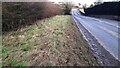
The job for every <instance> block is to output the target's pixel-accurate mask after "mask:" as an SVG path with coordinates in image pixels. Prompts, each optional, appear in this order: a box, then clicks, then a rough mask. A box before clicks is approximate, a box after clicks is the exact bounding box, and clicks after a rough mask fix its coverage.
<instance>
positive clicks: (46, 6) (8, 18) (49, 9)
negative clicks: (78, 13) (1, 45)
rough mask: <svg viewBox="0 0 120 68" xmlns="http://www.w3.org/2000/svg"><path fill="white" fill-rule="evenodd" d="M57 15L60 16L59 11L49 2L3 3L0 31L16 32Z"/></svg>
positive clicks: (57, 7)
mask: <svg viewBox="0 0 120 68" xmlns="http://www.w3.org/2000/svg"><path fill="white" fill-rule="evenodd" d="M58 14H61V9H60V8H59V6H57V5H55V4H53V3H51V2H3V3H2V28H3V29H2V31H3V32H5V31H11V30H18V29H20V28H22V27H24V26H27V25H31V24H34V22H35V21H37V20H40V19H43V18H47V17H51V16H54V15H58Z"/></svg>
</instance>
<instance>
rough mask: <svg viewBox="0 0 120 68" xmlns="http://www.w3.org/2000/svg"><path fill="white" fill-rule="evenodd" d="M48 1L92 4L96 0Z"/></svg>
mask: <svg viewBox="0 0 120 68" xmlns="http://www.w3.org/2000/svg"><path fill="white" fill-rule="evenodd" d="M49 1H52V2H62V1H72V2H74V3H76V4H77V3H81V4H88V5H90V4H93V3H94V2H95V1H97V0H49ZM102 1H104V2H107V1H117V0H102ZM119 1H120V0H119Z"/></svg>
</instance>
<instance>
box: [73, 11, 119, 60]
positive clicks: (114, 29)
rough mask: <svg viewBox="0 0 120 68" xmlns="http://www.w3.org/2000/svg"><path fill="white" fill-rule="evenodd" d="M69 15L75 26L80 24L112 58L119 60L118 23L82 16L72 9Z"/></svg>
mask: <svg viewBox="0 0 120 68" xmlns="http://www.w3.org/2000/svg"><path fill="white" fill-rule="evenodd" d="M71 14H72V16H73V18H74V20H75V21H76V23H77V24H81V25H82V26H83V27H84V28H85V29H86V30H88V32H89V33H90V34H91V35H93V36H94V37H95V38H96V39H97V41H98V42H99V43H100V44H101V45H102V46H103V47H104V48H105V49H106V50H107V51H108V52H109V53H110V54H111V55H112V56H113V57H114V58H116V59H117V60H120V59H119V58H118V56H120V54H119V52H118V49H119V47H118V42H119V41H118V40H120V36H119V35H120V33H119V31H118V30H119V29H120V26H119V24H120V22H119V21H113V20H108V19H100V18H94V17H88V16H83V15H81V14H80V13H79V12H78V10H77V9H72V11H71ZM78 27H79V25H78Z"/></svg>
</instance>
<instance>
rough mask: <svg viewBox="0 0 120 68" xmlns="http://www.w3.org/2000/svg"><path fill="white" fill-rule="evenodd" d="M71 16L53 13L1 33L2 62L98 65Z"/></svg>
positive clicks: (13, 63)
mask: <svg viewBox="0 0 120 68" xmlns="http://www.w3.org/2000/svg"><path fill="white" fill-rule="evenodd" d="M71 20H72V18H71V17H70V16H68V15H66V16H64V15H60V16H55V17H52V18H49V19H46V20H42V21H38V22H37V23H38V25H32V26H29V27H26V28H23V29H21V30H19V31H16V32H10V33H8V34H5V35H3V42H2V43H3V46H2V61H3V65H4V66H6V65H7V66H39V65H44V66H53V65H64V66H66V65H75V66H76V65H99V64H98V62H97V60H96V58H95V57H94V56H93V55H92V53H91V50H90V49H89V48H88V45H87V44H86V41H84V39H83V38H82V35H81V34H80V32H79V31H78V29H77V27H76V25H75V23H73V22H72V21H71Z"/></svg>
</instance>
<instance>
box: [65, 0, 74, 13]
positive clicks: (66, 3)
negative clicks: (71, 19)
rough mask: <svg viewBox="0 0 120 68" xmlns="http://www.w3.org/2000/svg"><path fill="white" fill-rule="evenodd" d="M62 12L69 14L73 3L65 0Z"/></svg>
mask: <svg viewBox="0 0 120 68" xmlns="http://www.w3.org/2000/svg"><path fill="white" fill-rule="evenodd" d="M63 7H64V9H63V12H64V15H70V11H71V9H72V7H73V3H72V2H65V3H63Z"/></svg>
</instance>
